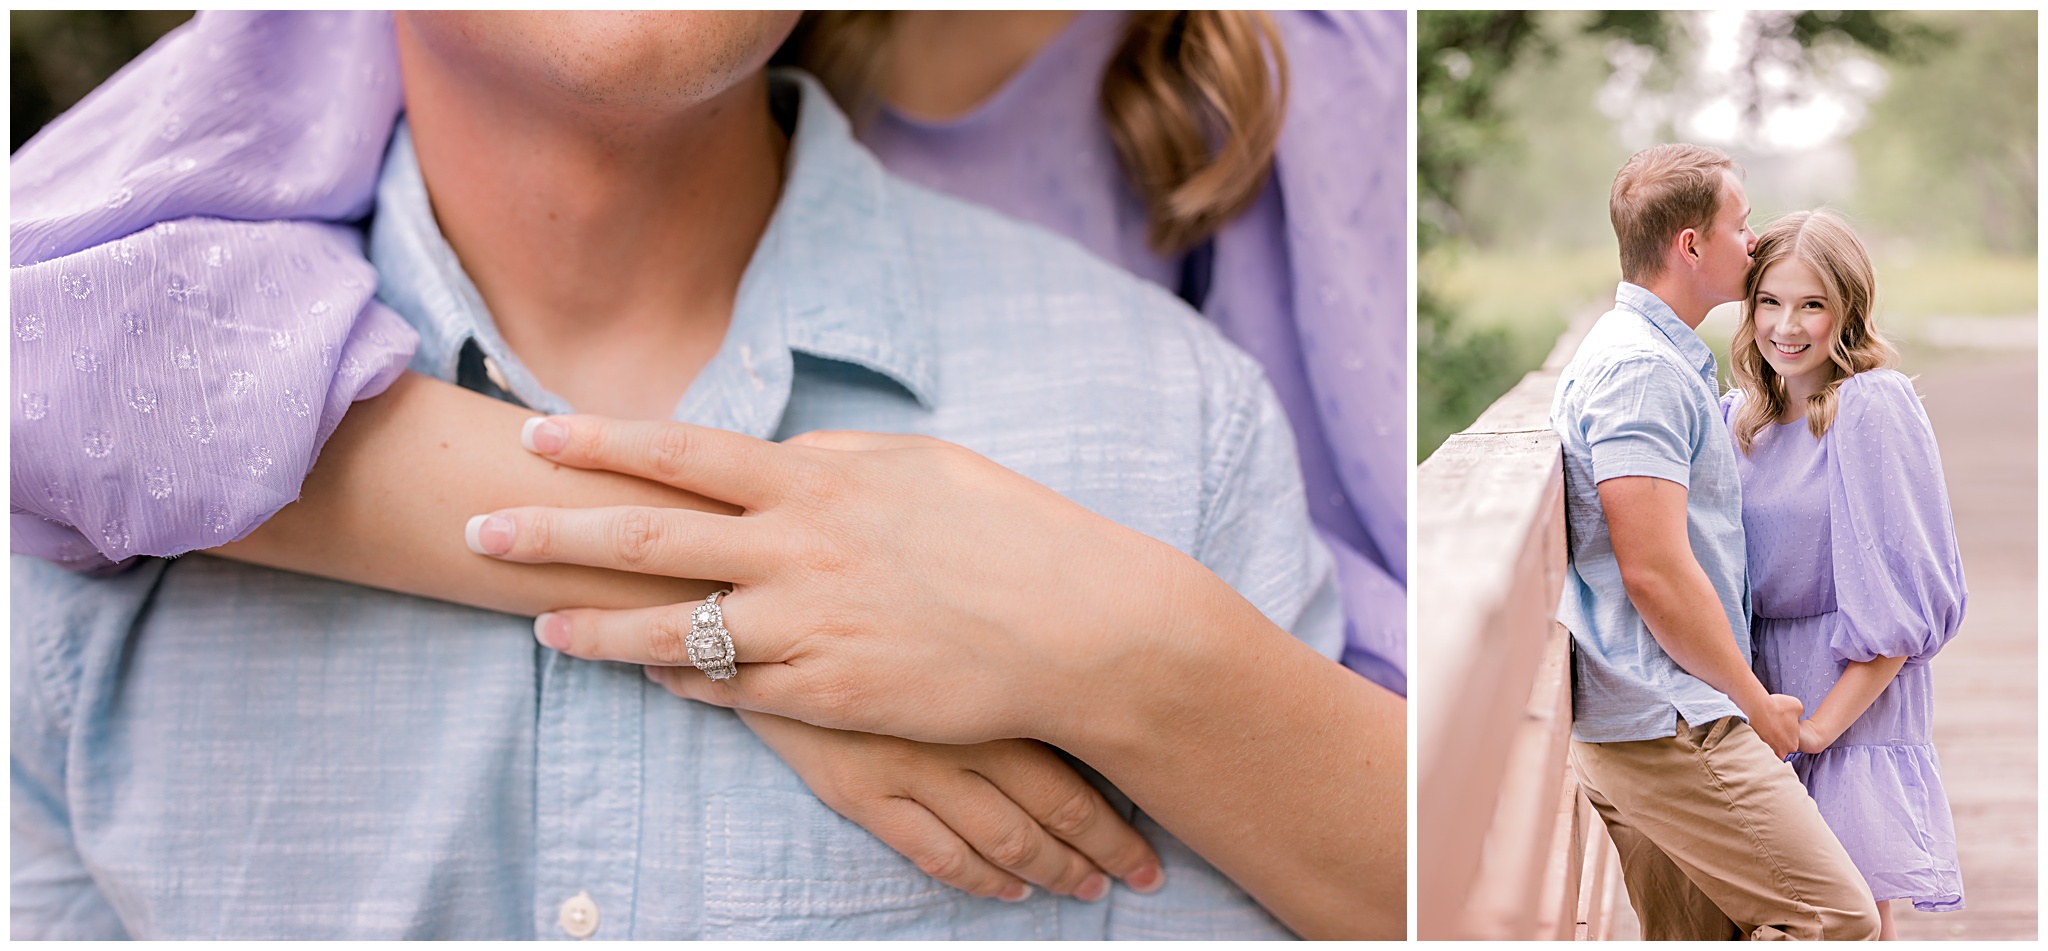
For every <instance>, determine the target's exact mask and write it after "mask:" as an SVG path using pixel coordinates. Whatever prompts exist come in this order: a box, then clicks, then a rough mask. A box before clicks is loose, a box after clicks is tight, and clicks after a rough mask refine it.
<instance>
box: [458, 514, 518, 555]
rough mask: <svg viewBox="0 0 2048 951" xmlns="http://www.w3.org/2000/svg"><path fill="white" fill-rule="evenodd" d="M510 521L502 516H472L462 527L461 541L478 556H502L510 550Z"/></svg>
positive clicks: (511, 530) (511, 532)
mask: <svg viewBox="0 0 2048 951" xmlns="http://www.w3.org/2000/svg"><path fill="white" fill-rule="evenodd" d="M512 535H513V529H512V520H511V519H509V518H506V517H504V516H502V515H474V516H471V517H470V519H469V523H468V524H466V525H464V526H462V540H463V541H464V542H466V543H468V545H469V550H470V551H473V552H476V553H477V554H479V555H502V554H504V553H506V552H508V551H511V550H512Z"/></svg>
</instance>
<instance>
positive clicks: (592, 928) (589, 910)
mask: <svg viewBox="0 0 2048 951" xmlns="http://www.w3.org/2000/svg"><path fill="white" fill-rule="evenodd" d="M557 920H559V921H560V922H561V924H562V930H563V931H565V932H568V934H569V937H571V938H577V939H582V938H588V937H590V936H591V935H594V934H596V933H597V902H596V901H595V900H593V899H592V898H591V897H590V893H589V892H577V893H576V895H575V896H574V897H572V898H570V899H569V900H568V901H565V902H563V903H562V913H561V915H560V916H559V917H558V919H557Z"/></svg>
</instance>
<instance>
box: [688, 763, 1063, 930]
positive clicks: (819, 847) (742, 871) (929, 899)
mask: <svg viewBox="0 0 2048 951" xmlns="http://www.w3.org/2000/svg"><path fill="white" fill-rule="evenodd" d="M704 824H705V828H704V845H705V858H704V937H706V938H729V939H743V940H744V939H780V938H805V939H835V938H836V939H875V938H955V939H976V938H978V939H1000V938H1055V937H1058V936H1059V935H1058V930H1059V929H1058V918H1057V915H1058V909H1057V908H1056V906H1055V905H1054V903H1053V902H1051V901H1049V900H1047V899H1046V898H1045V896H1044V895H1043V894H1042V893H1041V894H1039V895H1035V896H1033V898H1032V899H1031V900H1028V901H1025V902H1022V903H1019V904H1014V905H1012V904H1006V903H1003V902H999V901H996V900H995V899H989V898H975V897H973V896H971V895H968V894H966V893H965V892H961V891H958V890H956V889H954V888H952V887H950V886H947V885H944V884H942V883H940V882H939V881H938V880H937V879H934V878H932V877H931V876H929V875H926V874H924V873H923V872H921V871H919V870H918V868H917V866H916V865H915V864H913V863H912V862H911V861H910V860H909V859H907V858H904V857H903V856H902V855H899V854H897V853H896V852H895V851H894V850H893V849H890V848H889V847H888V846H887V845H884V844H882V842H881V840H879V839H877V838H875V837H874V836H873V835H872V834H870V833H869V832H868V831H867V830H865V829H862V828H861V827H859V826H857V825H855V824H853V823H852V822H851V821H849V820H847V819H845V818H844V817H842V816H840V815H839V814H838V813H835V812H833V811H832V810H831V809H830V808H828V807H826V806H825V804H824V803H822V802H819V801H818V799H817V798H816V797H814V796H812V795H811V794H810V793H808V792H804V791H795V790H789V789H776V788H731V789H721V790H717V791H715V792H712V793H711V794H710V795H709V796H708V797H707V799H706V802H705V812H704Z"/></svg>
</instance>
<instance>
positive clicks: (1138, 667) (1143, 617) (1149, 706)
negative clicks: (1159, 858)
mask: <svg viewBox="0 0 2048 951" xmlns="http://www.w3.org/2000/svg"><path fill="white" fill-rule="evenodd" d="M1144 541H1145V542H1146V545H1147V547H1146V550H1143V551H1139V552H1133V553H1131V554H1130V557H1129V558H1128V559H1127V560H1126V561H1125V562H1124V564H1125V565H1126V566H1127V568H1128V571H1127V572H1126V573H1124V577H1123V578H1122V579H1121V583H1120V584H1119V585H1118V587H1120V588H1121V589H1122V592H1121V593H1122V596H1121V597H1118V598H1116V599H1115V600H1114V601H1113V602H1106V603H1105V604H1104V610H1102V612H1101V614H1102V617H1101V620H1100V621H1099V623H1097V624H1095V625H1092V626H1093V627H1094V628H1095V635H1094V636H1095V639H1096V641H1095V646H1096V648H1097V649H1096V650H1093V651H1092V652H1091V655H1092V656H1091V658H1090V660H1091V663H1090V665H1089V667H1088V669H1087V670H1086V672H1085V673H1084V674H1082V675H1081V677H1080V679H1081V682H1080V683H1079V684H1078V686H1079V687H1080V689H1076V690H1071V691H1068V692H1066V695H1067V696H1071V697H1074V698H1076V701H1077V702H1075V703H1072V704H1067V705H1063V706H1062V708H1061V709H1060V713H1061V716H1060V718H1059V720H1058V721H1057V726H1056V727H1055V729H1056V731H1057V735H1055V736H1050V737H1046V738H1045V739H1047V741H1048V742H1051V743H1053V745H1055V746H1059V747H1061V748H1062V749H1066V750H1068V751H1069V752H1072V753H1074V754H1075V755H1077V756H1081V757H1082V758H1083V759H1089V753H1087V752H1084V751H1093V752H1094V753H1095V755H1098V756H1102V757H1106V758H1110V759H1122V758H1124V757H1126V756H1127V755H1129V754H1132V753H1137V752H1139V751H1143V750H1148V749H1149V750H1157V749H1158V748H1159V747H1160V745H1161V743H1162V741H1171V739H1172V738H1173V737H1175V736H1177V735H1179V734H1181V733H1182V732H1183V731H1187V730H1189V729H1191V728H1195V727H1196V725H1197V724H1198V723H1199V722H1201V720H1202V719H1203V715H1204V714H1205V713H1211V714H1213V713H1214V712H1215V711H1214V709H1213V704H1212V702H1211V697H1212V696H1213V694H1214V692H1215V686H1216V685H1217V684H1219V683H1221V682H1223V681H1224V680H1226V679H1227V678H1231V677H1235V676H1239V675H1241V674H1242V673H1243V668H1244V667H1245V665H1246V664H1247V663H1248V662H1249V663H1256V662H1257V658H1258V656H1259V654H1260V652H1261V649H1260V648H1259V647H1258V646H1257V645H1258V644H1259V642H1260V641H1262V640H1265V639H1267V638H1268V637H1270V638H1271V639H1272V640H1271V643H1272V644H1273V646H1275V647H1278V648H1281V649H1286V648H1290V647H1293V648H1301V649H1302V650H1307V648H1306V647H1305V646H1303V645H1301V644H1300V642H1298V641H1295V640H1294V639H1293V638H1292V637H1291V636H1289V635H1288V634H1287V632H1286V631H1284V630H1281V629H1279V628H1278V627H1277V626H1275V625H1274V624H1273V623H1272V622H1271V621H1269V620H1267V618H1266V617H1265V615H1263V614H1261V613H1260V612H1259V610H1258V608H1257V607H1255V606H1254V605H1252V604H1251V603H1250V602H1249V601H1246V600H1245V599H1244V597H1243V596H1241V595H1239V594H1238V593H1237V592H1236V590H1234V589H1232V588H1231V587H1230V586H1229V585H1228V584H1226V583H1225V582H1224V581H1223V580H1222V579H1221V578H1218V577H1216V575H1215V574H1214V573H1212V572H1210V571H1209V570H1208V569H1207V568H1205V567H1203V566H1202V564H1201V563H1200V562H1197V561H1195V560H1194V559H1193V558H1190V557H1188V556H1187V555H1185V554H1182V553H1181V552H1179V551H1177V550H1175V549H1173V548H1172V547H1170V546H1167V545H1165V544H1162V543H1158V542H1154V541H1152V540H1151V539H1145V540H1144ZM1089 761H1090V762H1093V761H1094V760H1089Z"/></svg>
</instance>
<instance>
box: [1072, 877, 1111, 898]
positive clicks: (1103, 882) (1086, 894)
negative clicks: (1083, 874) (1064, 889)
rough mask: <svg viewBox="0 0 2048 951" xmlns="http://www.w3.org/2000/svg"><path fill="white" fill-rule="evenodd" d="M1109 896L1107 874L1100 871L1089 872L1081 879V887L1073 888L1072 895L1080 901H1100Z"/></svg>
mask: <svg viewBox="0 0 2048 951" xmlns="http://www.w3.org/2000/svg"><path fill="white" fill-rule="evenodd" d="M1108 896H1109V876H1107V875H1104V874H1102V873H1101V872H1095V873H1092V874H1090V875H1089V876H1088V877H1087V878H1085V879H1083V880H1082V881H1081V887H1080V888H1076V889H1074V897H1075V898H1079V899H1081V900H1082V901H1101V900H1102V899H1104V898H1106V897H1108Z"/></svg>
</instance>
